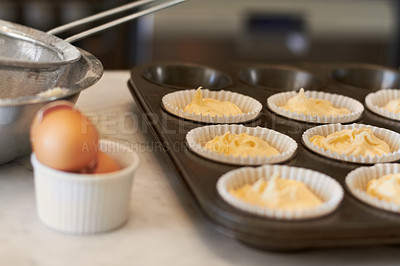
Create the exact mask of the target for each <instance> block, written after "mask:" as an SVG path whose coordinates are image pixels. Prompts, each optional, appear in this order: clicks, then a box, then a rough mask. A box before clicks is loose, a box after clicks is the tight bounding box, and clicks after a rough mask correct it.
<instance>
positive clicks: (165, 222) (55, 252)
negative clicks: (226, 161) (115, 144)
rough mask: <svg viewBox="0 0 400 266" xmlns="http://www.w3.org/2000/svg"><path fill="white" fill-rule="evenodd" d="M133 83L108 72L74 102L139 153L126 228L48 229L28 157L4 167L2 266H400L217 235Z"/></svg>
mask: <svg viewBox="0 0 400 266" xmlns="http://www.w3.org/2000/svg"><path fill="white" fill-rule="evenodd" d="M128 79H129V72H128V71H106V72H105V74H104V76H103V77H102V79H101V80H100V81H99V82H98V83H97V84H96V85H95V86H93V87H91V88H89V89H87V90H85V91H84V92H83V93H82V94H81V96H80V98H79V100H78V102H77V106H78V108H80V109H81V110H82V111H83V112H85V113H86V114H88V115H90V116H91V117H92V119H93V121H94V123H96V124H97V126H98V128H99V130H100V131H101V133H102V135H103V137H104V138H109V139H114V140H120V141H122V142H125V143H126V142H128V143H131V147H136V148H137V150H138V153H139V156H140V160H141V162H140V167H139V169H138V171H137V174H136V176H135V178H134V184H133V187H132V197H131V208H130V219H129V221H128V223H127V224H125V225H124V226H123V227H121V228H120V229H118V230H115V231H112V232H108V233H103V234H98V235H88V236H78V235H66V234H61V233H58V232H56V231H53V230H51V229H49V228H47V227H46V226H45V225H43V224H42V223H41V222H40V220H39V219H38V216H37V214H36V209H35V197H34V187H33V174H32V167H31V165H30V162H29V158H28V157H25V158H21V159H18V160H16V161H14V162H12V163H9V164H6V165H2V166H0V265H1V266H37V265H41V266H42V265H43V266H58V265H60V266H63V265H66V266H67V265H68V266H71V265H73V266H76V265H84V266H91V265H95V266H103V265H113V266H119V265H185V266H187V265H201V266H203V265H324V266H328V265H399V261H400V246H398V247H395V246H375V247H357V248H339V249H325V250H306V251H301V252H294V253H273V252H266V251H261V250H256V249H253V248H250V247H247V246H245V245H243V244H241V243H239V242H237V241H235V240H234V239H231V238H229V237H227V236H225V235H223V234H221V233H219V232H217V231H216V230H215V229H214V227H213V225H212V223H211V222H209V221H208V220H207V218H205V216H204V215H203V214H202V212H201V211H200V209H199V208H198V207H197V205H196V203H195V202H194V200H193V198H192V196H191V195H190V194H189V192H188V191H187V189H186V187H185V186H184V184H182V182H181V180H180V178H179V177H178V176H177V175H176V173H175V172H174V170H173V169H172V168H171V167H170V166H169V165H168V164H167V161H166V159H165V157H164V155H163V153H162V152H161V151H159V150H157V151H151V147H152V144H153V143H154V142H155V139H154V138H153V136H152V135H151V133H150V131H148V129H147V128H146V126H145V122H144V121H143V120H142V119H141V118H140V117H141V113H140V111H139V110H138V108H137V106H136V104H135V102H134V100H133V98H132V96H131V95H130V92H129V90H128V88H127V85H126V83H127V80H128ZM132 121H133V122H132ZM130 122H132V123H130Z"/></svg>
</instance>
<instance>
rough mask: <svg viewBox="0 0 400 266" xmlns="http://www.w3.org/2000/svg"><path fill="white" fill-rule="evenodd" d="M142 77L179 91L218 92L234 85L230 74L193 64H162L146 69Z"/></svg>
mask: <svg viewBox="0 0 400 266" xmlns="http://www.w3.org/2000/svg"><path fill="white" fill-rule="evenodd" d="M142 75H143V76H144V77H145V78H146V79H148V80H149V81H151V82H154V83H156V84H159V85H164V86H167V87H174V88H177V89H197V88H198V87H200V86H202V87H203V88H206V89H211V90H218V89H223V88H226V87H228V86H230V85H231V84H232V79H231V77H230V76H229V75H228V74H225V73H222V72H220V71H218V70H216V69H213V68H208V67H204V66H200V65H191V64H160V65H151V66H148V67H147V68H144V69H143V71H142Z"/></svg>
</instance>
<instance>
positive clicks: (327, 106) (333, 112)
mask: <svg viewBox="0 0 400 266" xmlns="http://www.w3.org/2000/svg"><path fill="white" fill-rule="evenodd" d="M282 108H283V109H285V110H287V111H290V112H293V113H295V112H297V113H302V114H305V115H309V114H310V115H313V116H315V115H317V116H340V115H344V114H349V113H351V112H350V110H349V109H347V108H344V107H343V108H336V107H334V106H333V105H332V103H331V102H330V101H327V100H322V99H314V98H308V97H307V96H306V95H305V93H304V89H300V91H299V93H298V94H297V95H296V96H295V97H293V98H290V99H289V100H288V102H287V103H286V104H285V105H284V106H282Z"/></svg>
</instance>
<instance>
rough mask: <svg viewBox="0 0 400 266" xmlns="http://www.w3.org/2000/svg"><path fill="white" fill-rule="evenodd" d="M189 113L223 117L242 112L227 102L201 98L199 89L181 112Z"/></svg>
mask: <svg viewBox="0 0 400 266" xmlns="http://www.w3.org/2000/svg"><path fill="white" fill-rule="evenodd" d="M183 111H185V112H189V113H195V114H196V115H211V116H216V115H217V116H223V115H241V114H243V112H242V110H240V108H239V107H237V106H236V105H235V104H233V103H231V102H227V101H218V100H215V99H211V98H203V97H202V95H201V87H200V88H198V89H197V91H196V93H195V94H194V96H193V100H192V102H191V103H189V104H188V105H186V106H185V109H184V110H183Z"/></svg>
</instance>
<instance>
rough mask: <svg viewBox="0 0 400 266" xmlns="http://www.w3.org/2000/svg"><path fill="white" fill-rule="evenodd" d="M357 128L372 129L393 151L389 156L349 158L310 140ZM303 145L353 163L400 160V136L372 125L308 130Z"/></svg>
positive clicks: (328, 126)
mask: <svg viewBox="0 0 400 266" xmlns="http://www.w3.org/2000/svg"><path fill="white" fill-rule="evenodd" d="M355 128H370V129H371V130H372V132H373V133H374V135H375V136H376V137H378V138H380V139H382V140H384V141H386V143H387V144H388V145H389V147H390V150H391V151H392V152H391V153H389V154H385V155H381V156H374V157H371V156H367V157H364V156H354V155H351V156H348V155H345V154H342V153H340V154H339V153H337V152H332V151H330V150H324V149H323V148H321V147H319V146H317V145H314V144H313V143H311V141H310V138H311V137H312V136H314V135H320V136H327V135H329V134H332V133H334V132H336V131H339V130H343V129H355ZM302 140H303V143H304V144H305V145H306V146H307V147H308V148H309V149H311V150H312V151H314V152H316V153H318V154H320V155H322V156H325V157H328V158H332V159H336V160H340V161H346V162H352V163H360V164H375V163H386V162H394V161H397V160H399V159H400V134H399V133H396V132H394V131H391V130H388V129H385V128H379V127H374V126H370V125H363V124H351V125H342V124H329V125H322V126H316V127H313V128H310V129H308V130H306V131H305V132H304V133H303V136H302Z"/></svg>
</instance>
